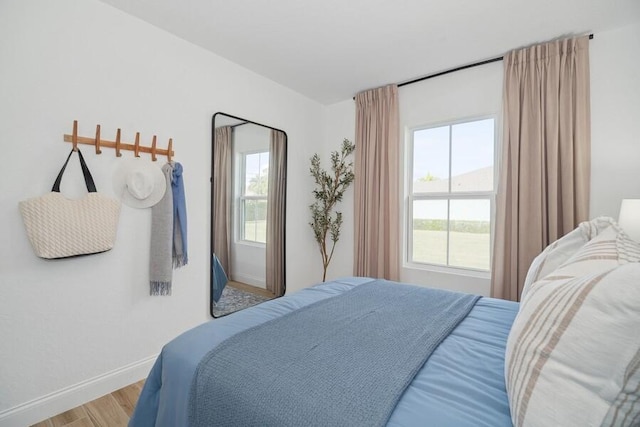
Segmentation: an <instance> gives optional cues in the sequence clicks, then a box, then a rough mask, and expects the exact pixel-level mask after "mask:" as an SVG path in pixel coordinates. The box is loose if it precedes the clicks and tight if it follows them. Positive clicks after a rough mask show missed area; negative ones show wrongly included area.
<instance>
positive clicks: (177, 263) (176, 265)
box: [173, 254, 189, 268]
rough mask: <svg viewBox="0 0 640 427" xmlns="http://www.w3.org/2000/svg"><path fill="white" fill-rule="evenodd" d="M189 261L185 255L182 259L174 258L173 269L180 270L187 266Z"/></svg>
mask: <svg viewBox="0 0 640 427" xmlns="http://www.w3.org/2000/svg"><path fill="white" fill-rule="evenodd" d="M188 262H189V260H188V259H187V255H186V254H185V255H183V256H181V257H175V256H174V257H173V268H180V267H184V266H185V265H187V263H188Z"/></svg>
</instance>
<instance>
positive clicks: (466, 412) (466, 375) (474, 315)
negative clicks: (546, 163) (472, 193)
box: [130, 278, 518, 427]
mask: <svg viewBox="0 0 640 427" xmlns="http://www.w3.org/2000/svg"><path fill="white" fill-rule="evenodd" d="M372 281H373V279H368V278H347V279H342V280H336V281H333V282H328V283H325V284H322V285H318V286H315V287H311V288H308V289H304V290H302V291H299V292H297V293H294V294H292V295H290V296H285V297H282V298H278V299H275V300H272V301H269V302H266V303H263V304H260V305H258V306H256V307H252V308H250V309H246V310H242V311H240V312H237V313H234V314H232V315H229V316H226V317H223V318H221V319H216V320H214V321H211V322H208V323H206V324H203V325H201V326H199V327H196V328H194V329H192V330H190V331H188V332H186V333H184V334H182V335H181V336H179V337H177V338H176V339H174V340H173V341H171V342H170V343H168V344H167V345H166V346H165V347H164V348H163V350H162V352H161V354H160V356H159V357H158V359H157V361H156V363H155V365H154V367H153V369H152V371H151V373H150V375H149V377H148V379H147V381H146V383H145V386H144V389H143V391H142V393H141V395H140V398H139V401H138V404H137V406H136V409H135V412H134V414H133V416H132V420H131V424H130V425H131V426H187V425H189V422H188V401H189V391H190V389H191V382H192V379H193V377H194V372H195V370H196V367H197V366H198V363H199V362H200V360H201V359H202V358H203V357H204V356H205V354H207V353H208V352H209V351H210V350H211V349H212V348H213V347H214V346H216V345H218V344H219V343H220V342H222V341H223V340H225V339H226V338H228V337H230V336H232V335H234V334H236V333H238V332H241V331H244V330H247V329H249V328H251V327H253V326H255V325H258V324H260V323H263V322H266V321H268V320H271V319H274V318H277V317H280V316H283V315H284V314H286V313H289V312H291V311H293V310H298V309H303V308H304V307H306V306H308V305H310V304H313V303H314V302H317V301H320V300H323V299H327V298H331V297H335V296H336V295H339V294H341V293H344V292H346V291H349V290H351V289H353V288H355V287H357V286H362V285H366V284H368V283H370V282H372ZM517 310H518V304H516V303H513V302H508V301H503V300H498V299H492V298H481V299H479V300H478V301H477V302H476V303H475V305H474V307H473V308H472V309H471V311H470V312H469V314H468V315H467V316H466V317H465V318H464V320H462V321H461V322H460V323H459V324H458V325H457V327H456V328H455V329H454V330H453V332H452V333H451V334H450V335H449V336H448V337H447V338H446V339H444V341H443V342H442V343H441V344H440V345H439V346H438V347H437V348H436V350H435V351H434V352H433V354H432V355H431V357H430V358H429V360H428V363H426V364H425V365H424V366H423V367H422V369H420V371H419V372H418V374H417V375H416V377H415V378H414V380H413V381H412V382H411V384H410V385H409V387H408V388H407V390H406V391H405V393H404V394H403V396H402V397H401V399H400V401H399V402H398V404H397V406H396V408H395V409H394V411H393V413H392V414H391V416H390V418H389V421H388V425H390V426H408V425H425V421H426V420H427V419H428V420H429V423H430V424H429V425H434V426H460V427H463V426H491V427H498V426H510V425H511V421H510V413H509V406H508V403H507V397H506V392H505V385H504V376H503V371H504V357H503V355H504V349H505V345H506V341H507V337H508V334H509V329H510V327H511V323H512V322H513V319H514V317H515V315H516V313H517ZM425 414H428V415H425Z"/></svg>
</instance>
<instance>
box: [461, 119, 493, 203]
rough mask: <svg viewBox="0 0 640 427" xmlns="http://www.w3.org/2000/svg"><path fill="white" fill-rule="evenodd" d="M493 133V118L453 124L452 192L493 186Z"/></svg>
mask: <svg viewBox="0 0 640 427" xmlns="http://www.w3.org/2000/svg"><path fill="white" fill-rule="evenodd" d="M493 134H494V120H493V119H486V120H477V121H474V122H467V123H460V124H457V125H453V126H452V129H451V191H452V192H455V191H492V190H493V146H494V136H493Z"/></svg>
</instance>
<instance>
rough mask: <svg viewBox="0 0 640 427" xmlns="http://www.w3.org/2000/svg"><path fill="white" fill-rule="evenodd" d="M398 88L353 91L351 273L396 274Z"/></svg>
mask: <svg viewBox="0 0 640 427" xmlns="http://www.w3.org/2000/svg"><path fill="white" fill-rule="evenodd" d="M398 116H399V113H398V87H397V86H396V85H389V86H385V87H382V88H378V89H372V90H368V91H365V92H361V93H359V94H357V95H356V140H355V144H356V149H355V162H354V163H355V165H354V168H355V169H354V172H355V181H354V191H355V196H354V198H355V248H354V274H355V275H356V276H367V277H375V278H385V279H389V280H398V279H399V266H400V241H399V229H400V225H399V224H400V203H401V201H400V197H399V177H398V174H399V161H400V159H399V153H400V147H399V144H400V138H399V124H398V122H399V117H398Z"/></svg>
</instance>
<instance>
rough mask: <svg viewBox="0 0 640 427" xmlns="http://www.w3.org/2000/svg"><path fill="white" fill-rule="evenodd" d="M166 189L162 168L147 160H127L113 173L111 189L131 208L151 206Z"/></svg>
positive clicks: (160, 197)
mask: <svg viewBox="0 0 640 427" xmlns="http://www.w3.org/2000/svg"><path fill="white" fill-rule="evenodd" d="M166 189H167V183H166V180H165V177H164V174H163V173H162V170H161V169H160V168H159V167H157V166H156V165H154V164H153V163H150V162H149V161H148V160H144V159H130V160H127V161H125V162H123V163H122V164H121V165H120V166H119V167H118V169H116V171H115V172H114V174H113V191H114V192H115V194H116V196H118V197H120V199H121V200H122V203H124V204H125V205H127V206H131V207H132V208H138V209H144V208H150V207H152V206H153V205H155V204H156V203H158V202H159V201H160V199H162V196H164V192H165V191H166Z"/></svg>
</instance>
